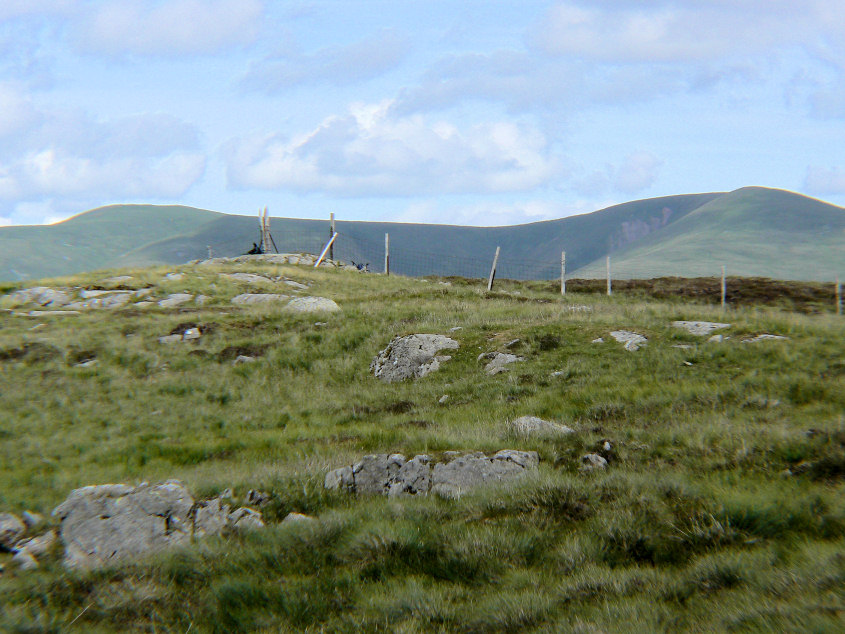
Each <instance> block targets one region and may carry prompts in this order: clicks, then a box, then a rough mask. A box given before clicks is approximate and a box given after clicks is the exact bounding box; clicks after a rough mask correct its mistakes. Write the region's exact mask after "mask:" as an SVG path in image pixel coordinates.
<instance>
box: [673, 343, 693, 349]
mask: <svg viewBox="0 0 845 634" xmlns="http://www.w3.org/2000/svg"><path fill="white" fill-rule="evenodd" d="M672 347H673V348H678V349H680V350H691V349H692V346H690V345H687V344H685V343H676V344H673V345H672Z"/></svg>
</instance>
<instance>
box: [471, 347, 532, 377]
mask: <svg viewBox="0 0 845 634" xmlns="http://www.w3.org/2000/svg"><path fill="white" fill-rule="evenodd" d="M479 359H490V362H489V363H488V364H487V365H485V366H484V371H485V372H487V374H489V375H490V376H493V375H496V374H499V373H500V372H507V370H508V368H506V367H505V366H506V365H509V364H511V363H517V362H519V361H524V360H525V359H524V358H523V357H518V356H516V355H515V354H507V353H504V352H487V353H485V354H482V355H480V356H479Z"/></svg>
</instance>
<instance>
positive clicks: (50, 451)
mask: <svg viewBox="0 0 845 634" xmlns="http://www.w3.org/2000/svg"><path fill="white" fill-rule="evenodd" d="M169 273H175V274H177V276H178V277H174V276H172V275H167V274H169ZM125 274H126V275H127V276H130V277H129V278H128V279H124V280H123V282H122V283H121V290H120V291H118V292H120V293H124V294H126V295H124V296H125V297H126V298H127V301H126V302H124V303H123V304H122V305H121V307H119V308H114V309H106V308H97V307H96V306H94V305H91V304H89V305H87V306H78V307H77V308H71V305H65V306H59V307H58V310H53V309H39V308H38V307H37V306H36V305H35V304H34V303H31V302H30V303H27V302H26V300H25V299H21V298H20V295H19V296H18V298H17V299H16V298H14V297H3V296H0V376H2V378H3V383H2V389H0V521H2V522H3V525H2V530H0V632H3V633H6V632H9V633H19V634H23V633H32V634H35V633H39V634H48V633H50V634H52V633H56V634H58V633H61V634H65V633H67V634H111V633H113V632H120V633H128V634H136V633H137V634H141V633H147V634H148V633H151V632H159V633H165V632H166V633H174V634H175V633H179V634H185V633H188V634H230V633H240V632H258V633H265V634H270V633H274V634H275V633H277V632H315V633H316V632H350V633H353V632H367V633H370V632H374V633H379V634H381V633H383V634H388V633H393V632H407V633H415V632H443V633H451V632H456V633H460V634H469V633H479V634H480V633H487V632H497V633H501V634H505V633H510V632H576V633H583V634H598V633H607V634H628V633H629V632H666V631H671V632H673V633H675V632H677V633H679V634H681V633H685V632H694V633H696V634H704V633H710V632H713V633H717V632H718V633H721V632H820V633H826V632H831V633H832V632H840V631H841V630H842V616H843V614H845V557H843V553H845V427H843V420H842V412H843V411H845V320H843V318H842V317H841V316H837V315H836V314H835V312H834V311H833V302H832V301H831V300H832V297H831V296H830V294H828V295H827V296H826V297H825V298H824V302H823V303H821V302H820V303H818V305H816V306H815V308H814V311H813V314H805V313H801V312H796V311H794V310H792V309H791V308H790V307H789V306H788V305H784V306H783V307H778V308H772V307H768V306H761V305H759V304H751V305H734V304H731V305H729V307H728V308H727V309H725V310H723V309H721V308H720V307H719V305H718V299H715V300H714V298H712V296H710V297H711V298H710V299H702V297H701V296H699V297H697V298H694V299H688V298H689V297H690V296H694V295H696V294H697V292H698V290H700V289H697V288H696V287H695V282H694V281H689V285H690V287H691V288H690V289H689V290H690V291H691V292H690V293H682V294H680V295H677V296H673V297H671V298H668V299H656V298H655V296H654V295H649V294H648V293H646V292H645V291H643V290H636V289H634V290H632V292H630V293H627V292H625V291H624V290H622V291H621V292H620V293H618V294H614V295H613V296H611V297H607V296H605V295H602V294H601V293H593V292H580V291H579V290H578V289H577V288H576V289H574V290H573V291H572V292H568V293H567V295H566V296H565V297H563V296H561V295H560V293H559V291H558V290H557V288H556V287H555V285H554V284H553V283H549V282H543V281H530V282H518V281H512V280H499V282H498V283H497V285H496V287H495V288H494V291H493V292H486V290H485V287H486V286H485V284H484V282H483V281H482V280H465V279H452V280H449V281H446V280H443V279H434V278H419V279H411V278H408V277H404V276H398V275H397V276H390V277H386V276H384V275H364V274H360V273H358V272H357V271H351V270H348V269H342V268H340V267H328V266H327V267H323V268H319V269H315V268H313V267H310V266H292V265H281V264H275V263H273V262H272V260H269V259H266V258H261V257H254V258H246V259H243V260H238V261H226V262H220V263H212V264H203V265H199V264H197V265H183V266H178V267H174V266H167V267H164V266H161V267H151V268H137V269H127V270H126V271H125ZM234 274H240V275H234ZM245 274H249V275H245ZM45 283H52V284H53V285H54V286H55V287H57V288H61V289H63V292H64V293H66V294H68V295H73V299H74V300H77V299H80V298H82V293H83V291H91V290H92V289H93V290H101V291H102V286H103V285H108V284H109V283H108V282H104V280H103V275H102V274H101V273H95V272H92V273H85V274H81V275H77V276H73V277H65V278H60V279H56V280H53V281H52V282H45V281H43V280H33V281H32V283H31V284H30V285H31V286H41V285H43V284H45ZM678 283H680V284H683V281H679V282H678ZM780 285H781V286H783V287H793V288H796V287H801V286H803V284H799V283H797V282H782V283H780ZM7 286H11V285H9V284H7ZM18 286H19V285H18ZM573 286H578V285H573ZM596 286H600V285H599V284H596ZM653 290H654V291H655V292H656V293H660V294H664V293H665V289H659V288H654V289H653ZM796 290H800V289H797V288H796ZM132 291H137V292H138V294H136V293H134V292H132ZM250 292H252V293H274V294H275V295H273V297H274V298H275V299H273V300H272V301H270V302H268V303H253V304H242V303H237V302H233V299H235V298H236V297H237V296H241V295H242V294H244V293H250ZM175 293H179V294H183V295H181V300H180V301H182V303H181V304H179V305H175V306H174V305H172V304H170V305H169V304H168V303H167V302H166V301H163V300H168V299H169V300H172V299H173V297H172V294H175ZM286 295H293V296H295V297H296V300H291V299H290V297H286ZM309 297H310V298H311V299H312V300H313V299H314V298H317V297H321V298H328V299H331V300H333V301H335V302H336V303H337V310H334V311H332V312H319V313H305V312H296V311H294V310H293V309H292V308H291V305H292V304H293V302H294V301H299V302H303V300H307V299H308V298H309ZM200 298H201V299H200ZM68 299H70V297H68ZM288 302H291V303H290V304H288ZM675 320H695V321H698V320H708V321H713V322H722V323H721V324H715V325H716V326H721V327H719V328H717V330H715V332H717V333H718V334H719V335H721V338H720V337H717V338H716V340H713V339H710V338H709V333H708V334H705V335H696V334H693V333H691V332H688V331H687V330H686V329H682V328H680V327H678V326H677V325H676V324H673V322H674V321H675ZM699 325H700V324H699ZM620 330H629V331H631V332H633V333H637V334H639V335H641V336H642V337H645V338H647V342H646V343H645V344H644V345H642V346H641V347H640V348H639V349H636V350H631V349H626V347H625V346H624V345H623V344H622V343H621V342H619V341H617V340H616V339H615V335H619V334H620V333H619V332H618V331H620ZM188 333H192V334H191V336H190V338H189V337H188V336H187V335H188ZM417 333H422V334H440V335H444V336H448V337H450V338H451V339H452V341H453V342H454V344H455V345H454V346H451V347H449V348H448V349H446V350H444V352H446V353H448V355H449V356H448V357H446V358H441V359H440V361H439V366H440V367H439V369H436V370H435V371H433V372H431V373H430V374H428V375H426V376H423V377H421V378H418V379H408V380H404V381H397V382H393V383H387V382H383V381H381V380H379V379H378V378H377V377H376V376H374V373H373V372H372V371H371V370H370V367H371V362H372V361H373V359H374V358H376V357H377V355H379V351H381V350H384V349H385V347H386V346H388V344H389V343H390V342H391V341H392V340H393V339H394V337H400V336H406V335H411V334H417ZM760 335H768V336H769V338H762V339H761V338H760ZM174 337H175V340H174ZM496 352H499V353H508V354H511V355H515V356H514V359H513V360H512V363H510V364H509V365H506V366H503V367H504V371H503V372H500V373H497V374H490V373H488V371H487V370H486V368H485V364H486V363H487V362H488V359H487V358H482V359H480V358H479V355H480V354H482V355H484V354H485V353H487V354H490V353H496ZM517 357H518V358H517ZM525 416H532V417H539V418H541V419H542V420H543V421H547V422H548V423H547V425H546V429H545V430H544V429H543V428H542V427H540V428H539V430H538V431H536V432H531V431H529V430H520V429H518V428H514V426H513V423H514V422H515V421H516V420H517V419H519V418H521V417H525ZM564 425H565V426H566V427H567V428H568V429H563V428H562V426H564ZM501 450H513V451H514V452H536V461H535V462H533V466H532V467H531V468H528V467H526V468H525V470H524V471H522V472H519V473H518V475H513V477H511V478H508V479H505V478H503V479H498V478H497V477H496V476H495V472H490V477H489V478H488V477H487V476H484V479H485V481H484V482H478V478H476V480H475V482H474V483H473V484H472V486H469V485H468V486H467V487H465V489H464V490H462V492H461V493H462V494H461V495H460V496H457V495H448V494H447V495H443V494H441V492H439V491H435V490H433V489H431V490H428V492H427V494H426V493H418V494H414V495H411V494H407V495H405V494H402V495H398V496H392V497H391V496H388V495H378V494H375V493H374V494H366V493H365V492H361V491H359V492H358V493H355V492H352V491H348V490H342V489H331V488H327V487H326V486H325V483H326V476H327V474H329V473H330V472H332V471H333V470H335V469H338V468H343V467H347V468H349V472H351V471H352V469H351V465H354V464H356V463H358V461H361V464H363V463H364V457H365V456H370V458H369V464H372V463H373V462H374V461H378V460H385V461H386V460H388V457H387V456H388V455H390V457H391V458H390V459H393V460H395V461H398V460H399V458H398V457H397V454H401V456H404V458H403V459H402V460H404V459H408V458H411V457H413V456H421V455H423V454H424V455H425V456H426V457H427V459H430V460H431V462H432V463H433V464H435V465H436V466H435V467H434V468H433V471H432V472H431V473H430V476H431V477H430V479H431V481H433V480H434V479H435V474H436V473H437V468H438V467H441V468H443V467H444V466H449V465H453V464H459V463H460V462H461V461H464V463H467V462H468V461H469V460H470V459H472V460H475V461H480V460H482V459H481V458H480V457H479V456H478V454H477V452H481V453H483V455H484V456H493V455H494V454H496V453H497V452H500V451H501ZM378 455H381V456H382V458H378ZM523 455H524V454H523ZM456 456H460V458H457V457H456ZM485 460H486V459H485ZM385 464H386V463H385ZM394 464H396V463H394ZM405 464H408V463H405ZM418 464H420V463H418ZM426 464H427V463H426ZM476 464H477V463H476ZM386 470H388V469H387V467H385V469H384V470H383V471H386ZM356 473H358V475H356V476H355V479H354V480H353V484H356V483H361V482H362V481H363V480H365V478H364V476H363V475H361V473H372V469H368V470H367V471H363V468H362V469H361V471H360V472H356ZM510 473H511V474H513V473H514V470H513V469H511V471H510ZM172 480H177V481H178V482H180V483H181V484H182V485H184V487H185V489H186V490H187V491H188V493H189V496H190V498H191V499H190V500H189V501H186V502H185V505H186V506H190V511H189V510H187V509H186V508H184V507H182V508H181V510H179V508H174V506H173V505H169V504H168V503H167V499H166V498H162V499H160V500H153V502H154V503H152V504H150V506H149V507H143V505H141V504H140V503H139V502H137V501H135V502H133V501H132V500H129V499H128V498H127V497H125V496H124V497H114V498H110V499H114V500H116V501H115V502H114V503H113V504H112V503H110V504H109V505H108V506H105V505H104V506H100V505H99V504H93V503H92V504H91V506H90V507H87V508H80V507H77V511H78V512H79V513H81V514H82V515H85V516H86V517H87V521H85V522H79V521H77V520H78V519H79V516H78V514H77V515H75V519H74V520H71V519H69V518H68V517H66V516H63V515H62V513H58V514H54V513H53V511H54V509H56V508H57V507H58V506H59V505H60V504H62V503H63V502H64V501H65V500H67V499H68V497H69V495H70V493H71V491H72V490H76V489H79V488H81V487H89V486H97V485H104V484H107V483H109V484H111V485H121V484H122V485H126V488H130V487H135V486H137V485H139V483H142V482H148V483H150V485H151V486H152V485H158V484H160V483H164V482H168V481H169V484H168V485H167V486H168V487H170V488H171V489H172V488H174V487H177V486H179V485H177V484H176V483H174V482H172ZM356 486H357V484H356ZM123 488H124V487H120V486H110V487H108V489H107V491H109V492H110V493H108V494H107V495H108V496H112V495H116V496H120V495H122V494H121V493H120V490H122V489H123ZM87 491H88V493H85V492H84V491H83V492H81V493H82V494H83V495H86V496H90V495H93V493H94V491H93V490H92V489H87ZM98 491H100V492H101V493H102V491H103V490H102V489H98ZM255 491H257V492H259V495H251V494H250V492H255ZM381 491H382V492H383V491H384V489H382V490H381ZM424 491H425V490H424ZM403 493H404V491H403ZM104 495H105V494H104ZM75 499H77V500H78V499H79V497H78V496H77V497H76V498H75ZM87 499H90V498H87ZM147 501H148V502H149V500H147ZM194 502H196V504H194ZM215 505H216V508H218V509H219V508H220V505H224V506H225V505H229V506H230V508H233V509H234V508H236V507H244V506H246V507H249V508H250V509H252V512H253V513H256V512H260V513H261V519H262V522H263V526H255V525H254V524H253V528H252V529H250V528H249V527H238V526H237V525H234V526H233V525H230V523H228V521H227V523H226V524H225V526H222V527H221V526H218V528H217V530H215V531H212V530H211V528H212V527H211V526H210V525H208V524H205V526H206V527H207V528H208V530H207V531H206V532H205V533H204V534H203V533H202V532H199V531H198V529H197V527H198V526H200V519H201V517H200V514H201V512H202V513H205V512H208V511H209V510H210V511H212V512H213V511H214V508H215ZM139 506H141V507H143V508H141V509H140V511H142V512H141V513H140V515H141V516H143V517H141V518H139ZM241 510H242V509H241ZM112 513H113V514H114V515H112ZM291 513H296V514H299V515H298V516H297V515H293V516H291V515H289V514H291ZM127 514H131V515H132V516H133V517H135V518H136V520H137V521H136V522H124V523H122V524H120V526H119V525H118V521H117V518H118V517H123V518H124V519H125V518H126V517H127ZM10 515H13V516H15V518H24V519H26V518H27V517H28V518H29V521H28V523H27V527H25V528H24V529H21V528H18V529H17V531H16V530H15V529H14V526H13V524H14V522H12V521H11V520H10ZM303 516H305V517H303ZM39 517H40V519H39ZM295 518H296V519H295ZM12 519H14V518H12ZM20 525H21V526H23V522H20ZM10 526H12V527H11V528H10ZM121 526H122V527H121ZM83 529H84V530H83ZM21 530H23V532H21ZM204 530H205V529H204ZM52 531H56V532H57V534H58V536H57V537H56V538H54V540H53V541H52V542H51V543H48V544H47V545H46V546H43V544H44V541H40V542H39V543H41V544H42V547H41V548H40V550H38V551H37V552H34V554H32V553H30V555H29V559H27V558H26V557H21V553H22V552H24V553H26V552H29V551H28V550H27V549H30V548H32V542H29V541H27V540H29V539H33V540H44V539H45V536H47V537H46V539H48V540H49V536H50V535H52ZM74 535H76V537H81V538H82V542H81V541H80V540H79V539H77V538H75V537H74ZM10 536H12V537H11V538H10ZM106 538H108V539H110V541H109V542H108V547H106V544H104V541H105V540H106ZM118 539H125V540H126V541H127V542H130V541H131V542H132V543H137V542H138V541H139V540H143V539H149V540H150V544H151V545H152V544H156V546H155V547H151V550H137V551H131V552H129V553H126V552H124V553H123V554H124V557H123V558H118V557H113V555H115V553H116V552H118V550H121V549H122V546H123V545H122V544H121V543H118V542H117V540H118ZM90 540H93V541H95V542H99V544H101V545H102V547H99V548H89V546H90V544H91V541H90ZM163 540H164V541H166V543H165V544H162V541H163ZM168 546H169V547H168ZM86 553H88V554H91V553H99V555H100V556H101V557H102V558H103V561H100V562H99V563H102V564H103V566H99V565H98V562H94V564H95V565H94V567H92V568H87V567H85V566H76V567H74V566H66V565H65V563H66V562H67V561H68V560H69V559H70V561H74V560H75V559H74V558H75V557H79V556H82V555H85V554H86Z"/></svg>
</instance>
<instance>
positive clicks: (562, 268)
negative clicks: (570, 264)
mask: <svg viewBox="0 0 845 634" xmlns="http://www.w3.org/2000/svg"><path fill="white" fill-rule="evenodd" d="M560 294H561V295H566V251H561V252H560Z"/></svg>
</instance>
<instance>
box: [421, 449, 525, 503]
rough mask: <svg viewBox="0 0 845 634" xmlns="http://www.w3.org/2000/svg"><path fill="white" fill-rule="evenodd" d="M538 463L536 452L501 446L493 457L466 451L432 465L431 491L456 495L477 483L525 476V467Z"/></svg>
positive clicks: (447, 496)
mask: <svg viewBox="0 0 845 634" xmlns="http://www.w3.org/2000/svg"><path fill="white" fill-rule="evenodd" d="M538 462H539V458H538V456H537V452H536V451H515V450H513V449H504V450H502V451H500V452H498V453H496V454H495V455H493V456H492V457H487V456H485V455H484V454H483V453H476V454H469V455H466V456H462V457H460V458H456V459H455V460H452V461H451V462H448V463H445V464H444V463H439V464H436V465H434V470H433V472H432V474H431V492H432V493H436V494H437V495H439V496H441V497H445V498H459V497H461V495H463V494H464V493H466V492H467V491H469V490H471V489H474V488H476V487H478V486H480V485H483V484H489V483H492V482H499V481H501V480H506V479H510V478H514V477H517V476H521V475H524V474H525V472H526V471H527V470H529V469H536V468H537V463H538Z"/></svg>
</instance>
